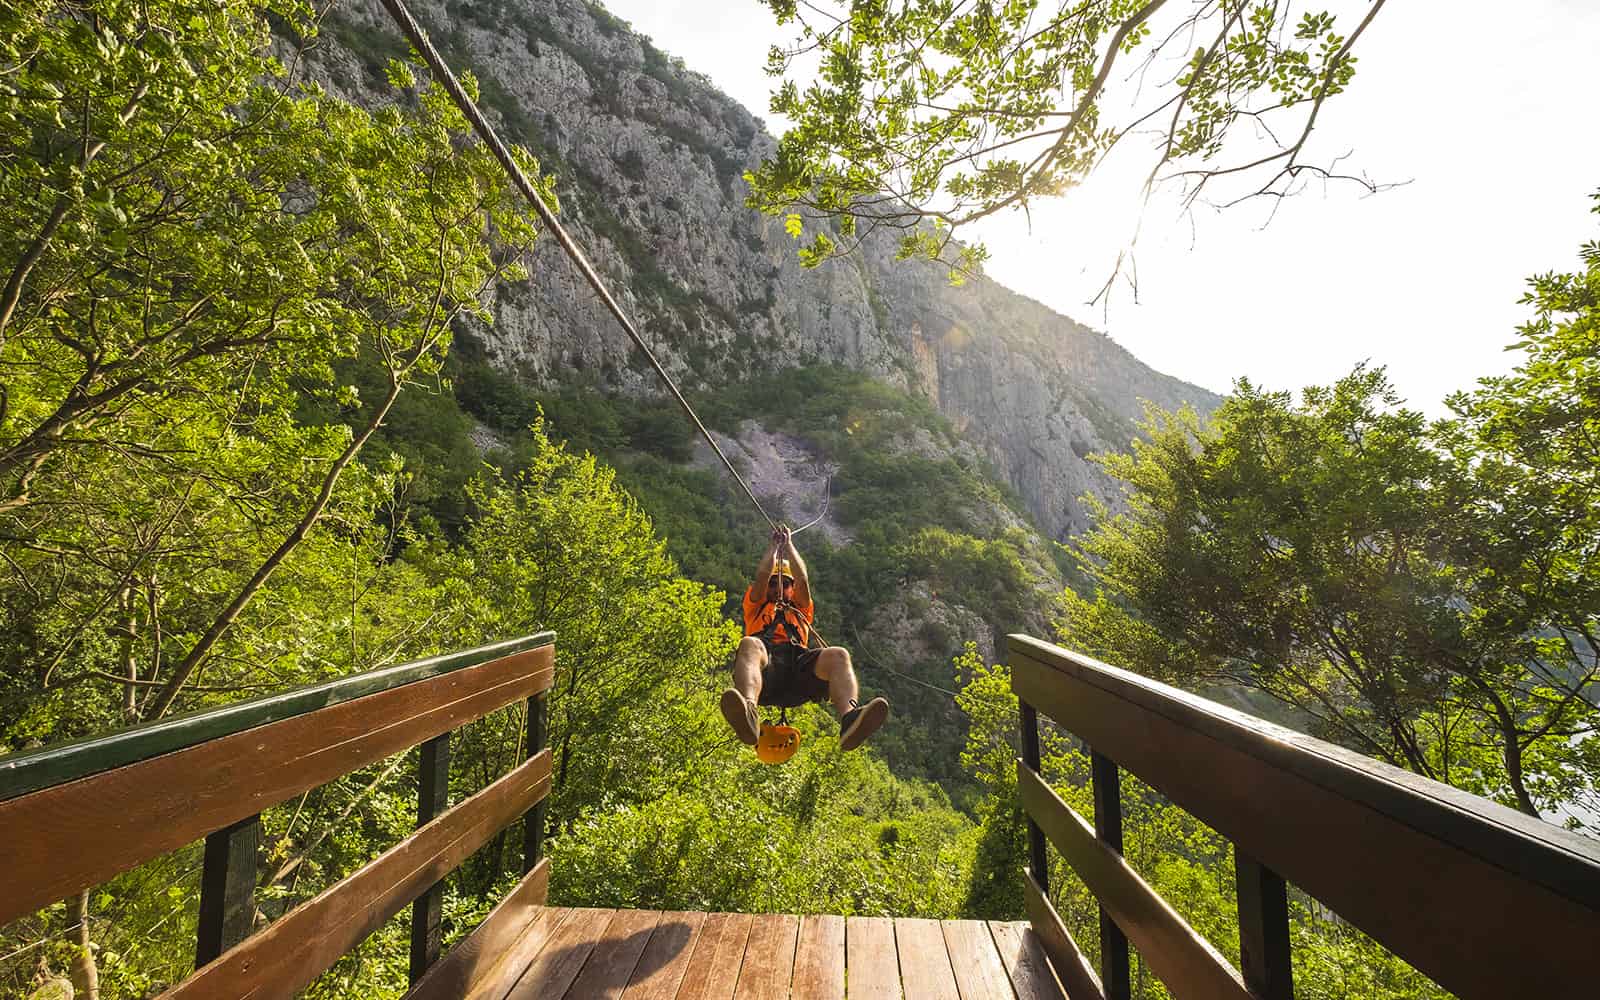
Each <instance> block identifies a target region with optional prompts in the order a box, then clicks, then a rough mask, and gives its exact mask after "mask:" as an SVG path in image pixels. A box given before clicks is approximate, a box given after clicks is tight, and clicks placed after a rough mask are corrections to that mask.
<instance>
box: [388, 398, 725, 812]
mask: <svg viewBox="0 0 1600 1000" xmlns="http://www.w3.org/2000/svg"><path fill="white" fill-rule="evenodd" d="M530 435H531V442H530V443H531V450H530V453H529V456H528V458H529V460H528V464H527V466H526V468H524V469H522V470H521V471H520V472H519V473H517V475H516V476H515V478H514V479H513V480H512V481H511V482H505V481H503V480H501V479H499V478H498V477H497V476H494V475H489V476H484V477H482V478H480V479H478V480H475V481H474V482H473V483H471V484H469V487H468V493H469V496H470V497H471V500H472V506H473V509H474V513H473V514H472V516H471V519H470V520H469V522H468V525H467V528H466V531H465V533H464V535H463V538H462V542H461V545H460V546H459V547H455V548H448V549H443V548H436V549H435V550H433V551H432V552H430V553H426V554H424V553H420V552H419V553H418V554H416V556H415V558H416V559H417V560H418V561H419V563H420V564H424V565H426V566H427V567H428V571H429V572H430V573H432V574H433V575H434V577H435V579H438V580H439V581H440V582H441V583H443V584H445V585H448V586H450V587H451V588H453V590H454V592H455V593H456V594H457V595H458V596H457V598H456V600H457V601H458V602H459V604H460V606H461V607H462V614H461V616H460V619H459V620H460V621H462V622H463V623H464V625H465V629H464V631H463V632H462V633H461V635H460V640H461V641H463V642H466V641H471V642H478V641H481V639H482V637H483V636H484V635H501V636H514V635H525V634H528V633H531V632H537V631H540V630H543V629H553V630H554V631H555V632H556V634H557V635H558V636H559V642H560V646H559V649H560V657H561V664H560V669H559V670H558V675H557V679H556V687H555V690H554V691H553V692H552V694H551V720H552V721H551V735H550V739H551V746H552V747H553V748H554V750H555V762H554V764H555V779H554V789H553V792H552V808H551V815H552V817H553V818H555V819H557V820H570V819H571V818H572V817H573V816H575V815H576V814H577V813H578V812H579V811H580V810H581V809H582V808H584V807H585V806H588V805H591V804H593V803H594V802H595V801H596V800H597V799H600V798H604V797H609V796H614V795H618V794H622V790H624V789H626V790H627V792H626V797H627V798H629V799H632V800H636V801H649V800H650V798H651V797H652V796H653V795H656V794H660V793H661V792H663V791H664V790H665V788H666V787H668V786H672V785H676V784H677V783H678V781H679V780H680V775H679V774H677V773H676V771H675V770H674V768H673V766H672V765H671V763H670V762H671V761H672V759H673V758H672V757H670V756H663V753H662V750H661V747H662V744H663V743H664V742H667V741H670V740H672V739H673V738H674V737H673V736H672V735H671V733H670V729H669V730H668V734H667V735H665V736H664V735H663V733H662V732H661V731H660V729H659V728H658V725H657V722H656V720H657V719H658V718H663V717H664V718H668V719H671V718H675V717H676V716H677V715H678V713H679V709H680V708H681V704H682V702H683V700H684V699H685V698H688V697H689V696H690V694H691V693H692V692H694V691H696V690H699V689H702V688H703V687H704V686H705V685H706V683H707V681H708V679H709V678H710V677H711V676H712V675H713V673H716V672H720V671H721V670H723V669H725V668H726V665H727V662H728V660H729V658H730V657H731V656H732V651H733V645H734V643H735V642H736V641H737V638H738V636H737V632H736V630H735V629H734V628H733V626H732V624H731V623H729V622H727V621H726V620H725V619H724V618H723V617H722V614H721V607H722V595H721V594H720V593H719V592H717V591H714V590H711V589H710V588H708V587H706V586H704V585H702V584H699V583H695V582H693V581H690V580H686V579H684V578H682V577H681V576H679V575H678V569H677V565H676V564H675V563H674V562H673V561H672V559H671V558H670V557H668V556H667V554H666V549H665V545H664V543H663V542H662V541H661V540H660V539H659V538H658V537H657V536H656V534H655V531H654V529H653V527H652V526H651V523H650V519H649V518H648V517H646V516H645V514H644V513H643V512H642V511H641V510H640V509H639V506H638V504H637V503H636V502H635V501H634V500H633V498H632V497H631V496H629V495H628V494H627V493H626V492H624V491H623V490H621V489H620V488H618V487H617V485H616V474H615V473H614V472H613V471H612V470H610V469H609V468H606V467H605V466H603V465H601V464H600V463H599V462H598V461H597V460H596V459H595V458H594V457H593V456H592V455H574V454H572V453H570V452H568V451H566V450H565V449H564V448H562V447H561V446H559V445H557V444H556V443H554V442H552V441H551V440H550V439H549V437H548V436H547V435H546V433H545V428H544V422H543V420H542V419H540V420H536V421H535V422H534V424H533V426H532V428H531V432H530ZM505 735H510V734H505ZM502 743H503V744H505V745H514V744H515V738H514V736H513V737H512V738H511V739H509V740H503V741H502ZM507 763H509V761H507Z"/></svg>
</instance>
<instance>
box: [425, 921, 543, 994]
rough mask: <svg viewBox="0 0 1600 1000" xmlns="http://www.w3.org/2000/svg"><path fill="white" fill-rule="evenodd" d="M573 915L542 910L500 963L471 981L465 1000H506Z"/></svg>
mask: <svg viewBox="0 0 1600 1000" xmlns="http://www.w3.org/2000/svg"><path fill="white" fill-rule="evenodd" d="M573 912H574V911H573V910H571V909H570V908H567V907H563V906H548V907H545V908H544V910H543V911H541V912H540V913H539V914H538V915H536V916H535V917H534V918H533V920H531V921H530V922H529V923H528V929H527V930H525V931H523V932H522V936H521V937H519V938H517V940H516V941H515V942H513V943H512V945H511V947H510V948H508V949H507V950H506V953H505V955H504V956H503V957H502V958H501V960H500V961H499V962H498V963H496V964H495V965H494V966H492V967H491V968H490V969H489V971H488V972H487V973H482V974H480V975H479V976H478V978H477V979H476V980H474V981H473V984H472V988H471V989H470V990H469V991H468V992H467V993H466V995H465V996H466V1000H505V996H506V994H507V993H510V992H511V987H513V986H515V985H516V982H517V980H518V979H521V978H522V975H523V973H525V972H527V971H528V966H530V965H532V964H533V963H534V961H535V960H537V959H538V957H539V953H540V952H542V951H544V948H545V945H547V944H549V943H550V941H551V939H553V938H554V937H555V936H556V934H557V933H559V932H560V930H561V928H562V927H563V926H564V925H565V924H566V922H567V921H568V920H570V919H572V914H573ZM457 995H459V994H448V993H447V994H444V995H442V996H440V997H439V998H438V1000H454V998H455V997H456V996H457Z"/></svg>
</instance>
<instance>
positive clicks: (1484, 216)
mask: <svg viewBox="0 0 1600 1000" xmlns="http://www.w3.org/2000/svg"><path fill="white" fill-rule="evenodd" d="M606 6H607V7H608V9H610V10H611V11H612V12H613V13H615V14H616V15H617V16H619V17H622V18H624V19H626V20H628V21H630V22H631V23H632V24H633V26H634V29H635V30H636V31H639V32H641V33H643V34H645V35H648V36H650V37H651V38H652V39H653V40H654V42H655V44H656V45H657V46H658V47H660V48H662V49H664V50H666V51H667V52H670V53H671V54H673V55H677V56H681V57H682V58H683V59H684V61H685V62H686V63H687V64H688V65H689V67H690V68H692V69H695V70H698V71H700V72H702V73H705V74H706V75H707V76H709V77H710V78H711V79H712V81H714V82H715V83H716V84H717V86H719V87H720V88H721V89H722V90H724V91H725V92H727V93H728V94H729V95H731V96H732V97H734V98H735V99H737V100H739V101H740V102H742V103H743V104H745V105H746V106H747V107H749V108H750V109H751V111H753V112H755V113H756V114H757V115H759V116H761V117H763V118H766V119H767V120H768V127H769V129H772V130H773V131H774V132H776V131H778V130H779V128H780V123H776V122H774V121H772V117H771V115H770V114H769V113H768V112H767V110H766V108H767V94H768V92H769V91H770V89H771V81H770V79H769V78H768V77H766V76H765V75H764V74H763V72H762V67H763V65H764V63H765V58H766V52H767V48H768V46H770V45H772V44H774V43H780V44H781V43H783V42H786V41H788V40H789V34H788V32H787V31H783V32H780V31H779V30H778V29H777V28H776V26H775V25H774V24H773V23H772V20H771V15H770V14H769V13H768V11H767V9H766V8H765V7H762V6H760V5H759V4H757V3H756V2H754V0H738V2H735V3H731V4H727V5H722V4H716V5H712V4H708V3H706V2H704V0H608V2H607V4H606ZM1334 9H1335V10H1336V12H1337V11H1340V10H1344V11H1352V10H1354V11H1357V12H1358V13H1357V15H1356V16H1359V10H1360V9H1362V5H1344V6H1342V7H1341V6H1339V5H1334ZM711 11H714V12H715V13H714V14H713V13H711ZM1341 23H1343V24H1345V26H1346V27H1347V29H1348V28H1349V27H1353V25H1354V23H1355V22H1354V19H1353V17H1352V16H1351V15H1350V14H1349V13H1346V14H1344V17H1343V19H1342V22H1341ZM1356 52H1357V55H1358V56H1359V59H1360V63H1359V68H1358V70H1357V74H1356V78H1355V80H1354V81H1353V84H1352V87H1351V90H1350V91H1349V92H1347V93H1345V94H1343V95H1340V96H1339V97H1338V98H1337V99H1335V100H1333V101H1330V102H1329V104H1328V105H1327V106H1326V108H1325V109H1324V111H1323V114H1322V116H1321V118H1320V119H1319V124H1318V129H1317V132H1316V133H1315V135H1316V136H1317V139H1318V141H1319V142H1320V144H1321V148H1322V149H1323V150H1325V151H1329V152H1331V154H1332V155H1337V154H1338V153H1342V152H1344V151H1346V150H1353V151H1354V156H1353V157H1352V158H1351V160H1350V161H1349V163H1350V165H1351V166H1352V167H1354V168H1355V169H1356V170H1358V171H1364V172H1365V173H1366V174H1367V175H1369V176H1371V177H1373V178H1374V179H1375V180H1378V181H1405V182H1409V183H1406V184H1405V186H1403V187H1398V188H1395V189H1392V190H1389V191H1385V192H1383V193H1380V194H1377V195H1371V196H1367V195H1365V194H1364V192H1362V191H1361V190H1359V189H1358V188H1356V187H1354V186H1344V187H1338V186H1335V187H1330V188H1329V189H1328V190H1327V191H1326V193H1324V192H1323V191H1321V190H1320V189H1316V188H1313V189H1311V190H1308V191H1306V192H1305V193H1303V194H1301V195H1300V196H1299V197H1297V198H1295V199H1291V200H1289V201H1286V202H1285V203H1284V204H1283V205H1282V207H1281V208H1280V209H1279V211H1278V214H1277V217H1276V218H1275V219H1274V220H1273V221H1272V223H1271V225H1270V226H1267V227H1266V228H1264V229H1263V228H1262V223H1263V221H1264V220H1265V217H1266V214H1267V212H1268V210H1269V208H1270V206H1268V205H1266V204H1265V203H1260V204H1253V205H1247V206H1243V207H1240V208H1235V209H1232V210H1230V211H1229V212H1228V213H1226V214H1222V215H1217V214H1215V213H1212V212H1210V211H1208V210H1204V209H1201V210H1199V211H1197V212H1196V213H1195V214H1194V215H1193V216H1192V217H1189V218H1183V217H1180V216H1179V215H1178V213H1177V212H1176V210H1175V209H1174V208H1173V207H1172V206H1171V205H1170V204H1164V203H1161V202H1156V203H1152V205H1151V206H1150V208H1149V209H1148V210H1147V211H1146V214H1145V219H1144V223H1143V232H1142V233H1141V235H1140V237H1139V243H1138V247H1137V250H1136V259H1137V265H1138V277H1139V296H1138V301H1137V302H1135V301H1134V300H1133V297H1132V296H1131V295H1130V294H1129V293H1128V292H1127V291H1126V290H1125V289H1124V290H1122V291H1119V292H1118V294H1117V295H1116V296H1115V297H1114V298H1113V299H1112V300H1111V301H1110V303H1109V304H1108V305H1094V306H1091V305H1088V304H1087V303H1088V300H1089V299H1090V298H1091V297H1092V296H1093V295H1094V294H1095V292H1096V291H1097V290H1098V289H1099V288H1100V286H1101V285H1102V284H1103V283H1104V281H1105V279H1106V277H1107V275H1108V274H1109V273H1110V271H1111V268H1112V265H1113V263H1114V261H1115V259H1116V254H1117V250H1118V249H1119V248H1120V247H1122V246H1123V245H1125V243H1126V241H1127V239H1128V236H1129V235H1130V234H1131V232H1132V229H1133V226H1134V225H1135V223H1136V221H1137V220H1136V210H1135V208H1134V207H1133V205H1132V204H1131V203H1130V200H1129V196H1128V191H1129V190H1130V185H1129V183H1128V181H1129V178H1131V177H1132V176H1133V175H1132V168H1131V167H1130V168H1129V169H1127V170H1119V169H1118V164H1117V162H1116V161H1115V160H1113V161H1111V162H1110V163H1108V164H1107V167H1108V168H1110V169H1109V170H1108V171H1107V172H1106V173H1105V174H1104V175H1103V176H1100V177H1097V178H1096V179H1095V180H1093V181H1091V183H1090V184H1088V185H1086V186H1084V187H1083V188H1080V189H1079V190H1077V191H1075V192H1072V193H1071V194H1069V195H1068V196H1067V197H1065V198H1064V199H1061V200H1059V201H1055V202H1052V203H1050V204H1048V205H1035V206H1034V208H1033V211H1032V228H1031V231H1030V230H1029V227H1028V225H1027V223H1026V220H1024V219H1023V218H1022V217H1021V216H1020V215H1012V216H1009V217H1007V218H1005V219H1002V220H999V221H997V222H995V223H993V224H986V225H987V228H986V229H984V230H982V231H981V232H979V233H978V234H977V235H978V236H979V238H981V239H982V240H983V241H984V242H985V243H987V244H988V246H989V250H990V252H991V254H992V257H991V260H990V262H989V265H988V273H989V275H990V276H991V277H993V278H995V279H996V280H998V281H1000V282H1002V283H1004V284H1006V285H1008V286H1010V287H1011V288H1014V289H1016V290H1017V291H1019V292H1022V293H1023V294H1025V295H1029V296H1032V297H1033V298H1036V299H1038V300H1040V301H1042V302H1044V303H1046V304H1047V305H1049V306H1051V307H1052V308H1054V309H1056V310H1057V311H1059V312H1062V313H1065V314H1067V315H1069V316H1073V317H1075V318H1077V319H1079V320H1081V321H1083V322H1085V323H1088V324H1089V325H1091V326H1095V327H1098V328H1102V329H1104V330H1106V331H1107V332H1108V333H1110V334H1111V336H1112V337H1113V338H1114V339H1116V340H1117V341H1118V342H1119V343H1121V344H1123V345H1124V346H1126V347H1127V348H1128V349H1130V350H1131V351H1133V352H1134V354H1135V355H1137V356H1138V357H1139V358H1140V359H1142V360H1143V361H1145V362H1146V363H1148V364H1150V365H1152V366H1154V367H1155V368H1158V369H1160V370H1162V371H1165V372H1168V373H1170V374H1173V375H1176V376H1178V377H1180V378H1184V379H1187V380H1189V381H1191V382H1196V383H1198V384H1200V385H1202V386H1205V387H1207V388H1210V389H1214V390H1217V391H1219V392H1221V391H1226V390H1227V389H1228V387H1229V385H1230V384H1231V382H1232V381H1233V379H1234V378H1236V377H1238V376H1241V375H1244V376H1248V377H1249V378H1251V379H1252V380H1254V381H1256V382H1258V383H1260V384H1263V385H1265V386H1267V387H1269V388H1274V389H1297V388H1299V387H1301V386H1303V385H1306V384H1313V383H1320V382H1328V381H1331V380H1332V379H1334V378H1336V377H1338V376H1339V375H1341V374H1344V373H1345V372H1347V371H1349V369H1350V368H1351V367H1352V366H1354V365H1355V364H1357V363H1358V362H1361V361H1370V362H1371V363H1373V364H1375V365H1385V366H1387V367H1388V369H1389V373H1390V377H1391V379H1392V380H1393V381H1394V383H1395V384H1396V386H1397V388H1398V390H1399V392H1400V394H1401V395H1402V396H1403V397H1404V398H1405V399H1406V400H1407V401H1408V402H1409V403H1410V404H1411V405H1413V406H1416V407H1419V408H1421V409H1423V410H1425V411H1426V412H1428V413H1431V414H1434V415H1443V414H1444V412H1445V408H1444V406H1443V402H1442V401H1443V399H1444V397H1445V396H1446V395H1447V394H1448V393H1450V392H1452V391H1455V390H1457V389H1463V388H1470V387H1471V386H1472V385H1473V383H1474V382H1475V380H1476V379H1478V378H1480V377H1482V376H1485V375H1490V374H1497V373H1500V372H1503V371H1505V370H1507V369H1509V368H1510V367H1511V366H1512V365H1514V364H1515V363H1516V360H1517V355H1515V354H1509V353H1507V352H1505V351H1504V350H1503V348H1504V346H1505V345H1506V344H1508V343H1510V342H1511V341H1513V340H1514V339H1516V337H1515V332H1516V331H1515V327H1516V326H1517V324H1518V323H1519V322H1521V321H1522V320H1523V319H1525V318H1526V317H1527V315H1528V312H1527V308H1526V307H1525V306H1520V305H1518V304H1517V299H1518V298H1519V297H1520V296H1521V294H1522V291H1523V288H1524V279H1525V278H1526V277H1527V276H1528V275H1530V274H1533V273H1536V272H1543V271H1549V270H1573V269H1575V267H1576V265H1577V251H1578V247H1579V245H1580V244H1581V243H1583V242H1584V241H1586V240H1589V239H1593V238H1595V237H1596V236H1597V235H1600V218H1596V217H1595V216H1592V215H1590V214H1589V213H1588V208H1589V205H1590V202H1589V199H1588V195H1589V194H1590V193H1591V192H1593V191H1595V190H1597V189H1600V129H1596V128H1595V127H1594V111H1593V104H1592V99H1593V85H1594V73H1595V67H1596V65H1597V62H1600V60H1597V54H1600V4H1595V3H1593V2H1592V0H1523V2H1522V3H1519V4H1516V5H1514V6H1513V7H1508V6H1506V5H1505V4H1503V3H1490V2H1489V0H1459V2H1456V3H1451V4H1448V5H1446V4H1437V3H1422V2H1415V0H1413V2H1404V0H1391V2H1390V3H1389V4H1388V5H1387V6H1386V7H1385V8H1384V10H1383V11H1382V12H1380V13H1379V15H1378V16H1377V18H1376V20H1374V21H1373V23H1372V26H1371V27H1370V28H1369V29H1368V31H1367V33H1366V34H1365V35H1364V36H1363V37H1362V38H1361V40H1360V42H1358V44H1357V49H1356ZM1145 169H1148V161H1146V165H1145Z"/></svg>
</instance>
